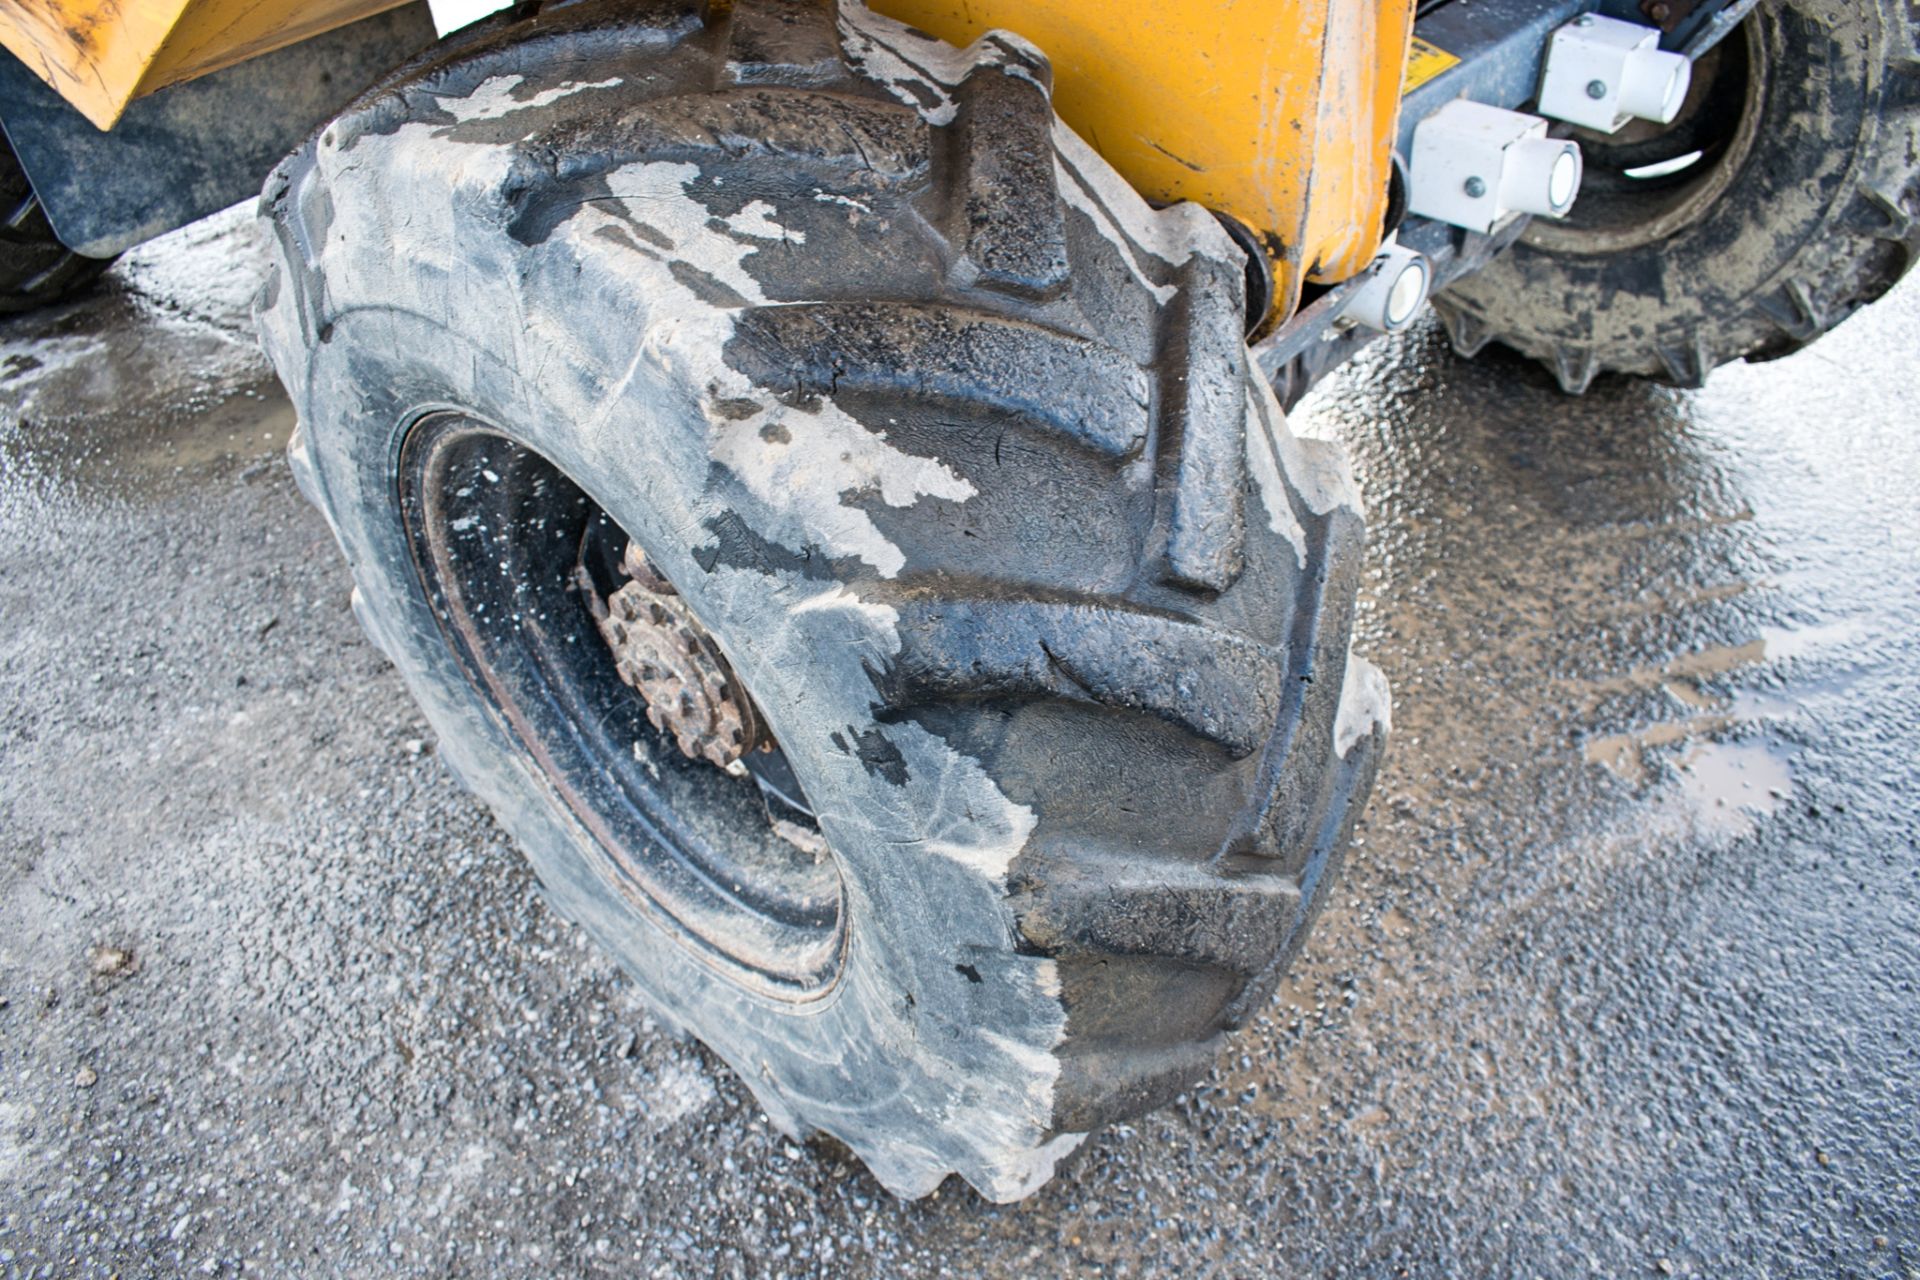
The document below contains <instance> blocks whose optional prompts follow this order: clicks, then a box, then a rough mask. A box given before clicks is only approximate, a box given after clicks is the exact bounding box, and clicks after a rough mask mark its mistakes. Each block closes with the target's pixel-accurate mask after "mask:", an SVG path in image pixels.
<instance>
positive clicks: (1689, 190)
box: [1521, 14, 1766, 254]
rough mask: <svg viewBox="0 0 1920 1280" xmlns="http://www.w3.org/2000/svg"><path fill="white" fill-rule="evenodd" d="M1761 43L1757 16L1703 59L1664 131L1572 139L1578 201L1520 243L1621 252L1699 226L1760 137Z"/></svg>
mask: <svg viewBox="0 0 1920 1280" xmlns="http://www.w3.org/2000/svg"><path fill="white" fill-rule="evenodd" d="M1765 39H1766V36H1765V31H1764V29H1763V26H1762V23H1761V21H1760V15H1758V14H1756V15H1754V16H1752V17H1749V18H1748V19H1747V20H1746V21H1745V22H1743V23H1741V25H1740V27H1739V29H1738V30H1736V31H1735V32H1733V34H1731V35H1729V36H1728V37H1727V38H1726V39H1725V40H1722V41H1721V42H1720V43H1719V44H1718V45H1716V46H1715V47H1714V48H1712V49H1710V50H1708V51H1707V53H1706V54H1705V55H1703V56H1702V57H1701V58H1700V60H1699V61H1698V62H1696V63H1695V64H1694V74H1693V82H1692V84H1691V86H1690V87H1689V89H1688V91H1687V99H1686V102H1685V103H1683V104H1682V106H1681V108H1680V113H1679V115H1677V116H1676V117H1674V120H1673V122H1672V123H1671V124H1668V125H1650V124H1648V123H1647V122H1644V121H1641V122H1635V123H1634V124H1630V125H1628V126H1627V127H1626V128H1624V129H1622V130H1621V131H1620V132H1619V133H1618V134H1612V135H1609V134H1603V133H1595V132H1592V131H1590V130H1586V129H1576V130H1574V131H1573V136H1574V137H1575V138H1576V139H1578V140H1579V143H1580V150H1581V156H1582V160H1583V162H1584V167H1585V176H1584V178H1583V180H1582V182H1581V188H1580V196H1579V199H1577V200H1575V201H1574V205H1573V209H1572V210H1571V211H1570V212H1569V213H1568V214H1567V216H1566V217H1565V218H1563V219H1559V220H1557V221H1555V220H1549V219H1546V218H1535V219H1534V220H1533V221H1532V222H1530V223H1529V224H1528V225H1527V229H1526V230H1525V231H1524V232H1522V233H1521V240H1522V242H1523V243H1526V244H1528V245H1531V246H1533V247H1535V248H1539V249H1544V250H1548V251H1550V252H1557V253H1582V254H1609V253H1618V252H1621V251H1622V250H1626V249H1634V248H1639V247H1641V246H1643V245H1648V244H1654V243H1657V242H1659V241H1661V240H1664V239H1666V238H1668V237H1669V236H1671V235H1673V234H1675V233H1676V232H1678V231H1681V230H1683V229H1684V228H1686V227H1690V226H1692V225H1693V224H1694V223H1696V222H1698V221H1699V220H1700V219H1701V218H1702V217H1703V216H1704V215H1705V214H1706V212H1707V210H1708V209H1709V208H1711V207H1712V205H1713V204H1714V202H1715V201H1717V200H1718V199H1719V198H1720V197H1721V196H1722V195H1724V194H1725V193H1726V190H1727V188H1728V186H1729V185H1731V184H1732V182H1733V179H1734V176H1735V175H1736V174H1738V173H1739V171H1740V167H1741V166H1742V165H1743V164H1744V163H1745V162H1746V159H1747V156H1748V154H1749V153H1750V152H1751V151H1752V148H1753V140H1754V138H1755V137H1756V136H1757V134H1758V133H1759V127H1760V116H1761V110H1762V107H1763V106H1764V94H1765V81H1766V77H1765V74H1764V70H1763V69H1764V68H1765V66H1766V56H1765V55H1766V49H1765ZM1689 157H1691V159H1689Z"/></svg>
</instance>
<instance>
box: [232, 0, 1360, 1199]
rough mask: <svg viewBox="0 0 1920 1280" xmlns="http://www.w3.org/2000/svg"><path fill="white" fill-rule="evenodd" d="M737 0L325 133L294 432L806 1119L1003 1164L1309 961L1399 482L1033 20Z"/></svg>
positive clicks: (1004, 1195) (449, 709) (1355, 756)
mask: <svg viewBox="0 0 1920 1280" xmlns="http://www.w3.org/2000/svg"><path fill="white" fill-rule="evenodd" d="M708 12H709V13H710V14H711V16H710V17H709V18H708V19H706V20H705V21H703V20H702V17H701V16H700V9H699V8H698V7H697V6H695V5H691V4H689V5H688V6H686V7H685V8H684V9H675V8H673V7H671V6H654V7H646V6H634V5H631V4H606V5H598V4H591V3H585V4H582V3H576V4H570V5H566V6H564V7H558V8H554V9H552V10H549V11H546V12H542V13H539V14H537V15H535V16H532V17H530V18H522V19H518V20H505V19H503V20H501V21H498V22H496V23H493V24H490V25H488V26H486V27H484V28H483V29H480V30H477V31H475V32H473V33H472V34H469V35H467V36H465V37H464V38H462V39H460V40H458V41H456V42H454V43H453V44H451V45H447V46H442V47H441V48H440V49H438V50H436V51H434V52H433V53H432V54H431V55H430V56H429V57H428V58H427V59H426V60H425V61H423V62H421V63H419V64H417V65H415V66H413V67H412V68H410V69H408V70H406V71H405V72H404V73H402V74H400V75H398V76H397V77H395V78H394V79H392V80H391V81H389V82H388V83H386V84H385V85H383V86H381V87H379V88H378V89H376V90H375V91H373V92H372V93H370V94H369V95H368V96H367V97H365V98H364V99H362V100H361V101H360V102H359V103H358V104H357V105H355V106H354V107H352V108H351V109H350V110H349V111H348V112H347V113H346V114H345V115H344V116H342V117H341V118H340V119H338V120H336V121H334V122H333V123H332V124H331V125H329V126H328V127H327V128H326V129H324V130H323V131H322V132H321V133H320V134H319V135H318V136H317V137H316V138H315V139H314V140H313V141H312V142H311V143H310V144H309V145H308V146H307V147H306V148H304V149H303V150H302V151H300V152H299V153H298V154H297V155H295V156H293V157H292V158H291V159H289V160H288V161H287V162H286V163H285V164H283V165H282V166H281V168H280V169H279V170H278V171H277V173H276V174H275V175H274V177H273V178H272V179H271V181H270V182H269V185H268V188H267V193H266V196H265V200H264V206H263V207H264V210H265V214H266V216H267V217H269V218H270V219H271V221H272V224H273V227H274V228H275V230H276V232H277V243H278V263H277V271H276V272H275V274H274V275H273V277H272V279H271V280H270V281H269V283H268V284H267V286H266V288H265V291H264V292H263V294H262V298H261V303H260V312H259V316H260V321H261V325H262V328H263V331H264V335H265V341H266V345H267V349H268V351H269V353H270V355H271V356H272V359H273V361H274V363H275V365H276V367H277V368H278V370H279V372H280V375H281V377H282V378H283V379H284V381H285V382H286V385H287V387H288V390H289V392H290V393H291V395H292V397H293V401H294V404H295V405H296V407H297V409H298V412H299V418H300V427H299V430H298V432H297V433H296V436H295V440H294V443H293V445H292V448H291V455H292V459H293V464H294V468H295V473H296V475H297V477H298V478H299V481H300V484H301V486H302V488H303V490H304V491H305V492H306V494H307V495H308V496H309V497H310V498H311V499H312V500H313V501H314V502H315V503H316V504H317V505H318V506H319V507H320V509H321V510H322V511H324V512H325V513H326V515H327V517H328V519H329V520H330V521H331V522H332V526H333V529H334V532H335V534H336V535H337V537H338V539H339V541H340V544H341V546H342V547H343V548H344V550H345V552H346V556H347V560H348V562H349V564H350V566H351V568H352V571H353V577H354V582H355V594H354V599H355V603H356V608H357V609H358V612H359V614H360V617H361V619H362V621H363V623H364V625H365V627H366V630H367V631H368V633H369V635H370V636H371V637H372V638H373V639H374V641H375V642H376V643H377V644H378V645H379V646H380V647H381V648H382V649H383V650H384V651H385V652H386V653H387V654H388V655H389V656H390V657H391V658H392V660H393V661H394V663H395V664H396V665H397V666H398V667H399V669H400V671H401V672H402V674H403V675H404V677H405V679H406V681H407V683H408V685H409V686H410V687H411V689H412V691H413V692H414V694H415V695H416V696H417V697H418V698H419V699H420V702H421V703H422V705H423V706H424V707H425V708H426V711H427V714H428V715H429V717H430V718H431V720H432V722H433V724H434V726H435V728H436V730H437V732H438V735H439V739H440V742H441V747H442V753H443V756H444V758H445V759H446V761H447V762H448V763H449V764H450V765H451V766H452V768H453V770H454V771H455V772H456V773H457V774H458V775H459V776H460V777H461V778H462V779H463V780H464V781H465V782H466V783H467V785H468V786H470V787H471V788H472V789H473V790H474V791H475V792H476V793H478V794H479V795H480V796H481V797H482V798H484V799H485V800H486V801H487V802H488V803H489V804H490V805H491V806H492V807H493V809H494V811H495V813H496V814H498V816H499V818H500V820H501V821H502V822H503V823H504V824H505V825H506V826H507V827H508V828H509V829H510V830H511V831H512V832H513V833H514V834H515V835H516V836H517V837H518V839H519V841H520V843H521V844H522V845H523V846H524V848H525V849H526V851H527V853H528V855H529V857H530V858H531V859H532V861H533V863H534V864H535V866H536V868H537V870H538V872H539V875H540V878H541V880H542V882H543V883H544V885H545V887H546V890H547V892H548V895H549V898H550V900H551V901H552V903H553V905H554V906H555V907H556V908H557V909H559V910H560V911H562V912H564V913H565V914H567V915H568V916H570V917H572V918H573V919H575V920H578V921H579V922H580V923H581V924H582V925H584V926H585V927H586V928H587V929H588V930H589V931H591V933H592V934H593V935H595V936H596V937H597V938H598V939H599V940H600V941H601V942H602V943H603V944H604V945H605V946H606V947H608V948H609V949H610V950H611V951H612V952H613V953H614V954H615V955H617V956H618V957H619V958H620V960H621V961H622V962H623V963H624V965H625V966H626V968H627V969H629V970H630V971H631V972H632V974H633V976H634V978H635V979H636V980H637V981H638V982H639V983H640V985H641V986H642V987H643V988H644V989H645V991H646V993H647V994H648V996H649V997H650V998H651V999H652V1001H653V1002H654V1003H655V1004H656V1005H657V1006H658V1007H659V1008H660V1009H661V1010H662V1011H663V1012H664V1014H665V1015H666V1017H667V1018H668V1020H669V1021H671V1022H673V1023H677V1024H679V1025H680V1026H681V1027H683V1028H684V1029H686V1030H688V1031H691V1032H692V1033H694V1034H696V1035H697V1036H699V1037H700V1038H701V1039H703V1040H704V1041H705V1042H706V1043H707V1044H708V1045H709V1046H711V1047H712V1048H713V1049H714V1051H715V1052H717V1053H718V1054H719V1055H720V1056H721V1057H722V1058H724V1059H725V1060H726V1061H727V1063H728V1064H729V1065H730V1066H731V1067H732V1068H733V1069H734V1070H735V1071H737V1072H738V1073H739V1075H740V1077H741V1079H742V1080H744V1081H745V1082H746V1083H747V1085H748V1086H750V1087H751V1088H752V1090H753V1091H754V1093H755V1094H756V1095H757V1096H758V1098H759V1099H760V1101H761V1102H762V1104H763V1105H764V1106H765V1107H766V1109H767V1111H768V1112H769V1114H770V1115H771V1116H772V1117H773V1118H774V1119H775V1120H776V1121H777V1122H778V1123H779V1124H781V1125H782V1126H784V1127H785V1128H786V1129H787V1130H788V1131H790V1132H794V1133H806V1132H811V1131H824V1132H826V1133H829V1134H832V1135H834V1136H836V1137H838V1138H839V1139H841V1140H843V1141H844V1142H845V1143H846V1144H847V1145H848V1146H849V1147H851V1148H852V1150H853V1151H855V1152H856V1153H857V1154H858V1155H859V1156H860V1157H861V1158H862V1159H863V1160H865V1162H866V1163H867V1165H868V1166H869V1167H870V1168H871V1169H872V1171H873V1172H874V1173H875V1174H876V1175H877V1176H878V1178H879V1179H880V1180H881V1181H882V1182H883V1183H884V1184H885V1185H886V1186H888V1187H889V1188H891V1189H892V1190H894V1191H895V1192H897V1193H899V1194H902V1195H906V1196H917V1195H921V1194H924V1193H926V1192H928V1191H930V1190H932V1189H933V1188H934V1187H935V1186H936V1185H937V1184H938V1183H939V1182H940V1181H941V1179H942V1178H944V1177H945V1176H946V1175H947V1174H948V1173H950V1172H954V1171H957V1172H958V1173H960V1174H961V1175H962V1176H963V1177H965V1178H966V1180H967V1181H968V1182H970V1183H971V1184H972V1185H973V1186H974V1187H976V1188H978V1189H979V1190H980V1192H981V1193H983V1194H984V1195H986V1196H989V1197H991V1198H993V1199H996V1200H1008V1199H1012V1198H1016V1197H1019V1196H1021V1195H1024V1194H1026V1193H1027V1192H1029V1191H1031V1190H1032V1189H1034V1188H1035V1187H1036V1186H1038V1185H1039V1184H1040V1183H1041V1182H1043V1181H1045V1180H1046V1178H1047V1177H1048V1176H1049V1175H1050V1173H1051V1172H1052V1169H1053V1166H1054V1164H1055V1162H1056V1161H1057V1160H1058V1159H1059V1158H1060V1157H1061V1156H1062V1155H1064V1154H1065V1153H1066V1152H1068V1151H1070V1150H1072V1149H1073V1147H1074V1146H1075V1145H1077V1144H1078V1143H1079V1142H1080V1141H1081V1138H1082V1136H1083V1135H1084V1134H1085V1133H1086V1132H1087V1131H1089V1130H1091V1129H1093V1128H1094V1127H1095V1126H1098V1125H1100V1124H1103V1123H1105V1122H1107V1121H1110V1120H1113V1119H1116V1118H1118V1117H1123V1116H1127V1115H1131V1114H1134V1113H1137V1112H1139V1111H1142V1110H1144V1109H1146V1108H1149V1107H1152V1106H1155V1105H1157V1104H1159V1103H1161V1102H1163V1101H1165V1100H1167V1099H1169V1098H1170V1097H1172V1096H1173V1095H1174V1094H1175V1093H1176V1092H1178V1091H1179V1090H1180V1089H1181V1088H1183V1087H1184V1086H1185V1085H1186V1084H1187V1083H1188V1082H1190V1081H1191V1080H1192V1079H1193V1078H1194V1077H1195V1076H1196V1075H1198V1074H1200V1073H1202V1072H1204V1071H1205V1070H1206V1069H1207V1068H1208V1065H1209V1063H1210V1061H1211V1058H1212V1055H1213V1054H1214V1052H1215V1049H1216V1047H1217V1046H1218V1045H1219V1043H1220V1041H1221V1038H1222V1036H1223V1035H1224V1034H1225V1033H1226V1032H1227V1031H1228V1030H1229V1029H1230V1028H1232V1027H1235V1026H1236V1025H1238V1024H1240V1023H1241V1022H1242V1021H1244V1020H1245V1019H1246V1018H1247V1017H1248V1016H1249V1015H1250V1014H1252V1013H1254V1012H1255V1011H1257V1010H1258V1009H1259V1008H1260V1005H1261V1002H1262V1001H1263V1000H1264V999H1265V998H1266V997H1267V995H1268V993H1269V992H1270V991H1271V989H1272V987H1273V985H1274V982H1275V980H1276V978H1277V976H1278V973H1279V971H1280V968H1281V967H1282V966H1283V965H1284V964H1285V963H1286V961H1287V959H1288V957H1289V956H1290V955H1291V954H1292V953H1293V952H1294V950H1295V949H1296V948H1297V947H1298V946H1299V942H1300V938H1301V934H1302V930H1303V929H1304V927H1305V925H1306V922H1307V920H1308V918H1309V917H1310V916H1311V915H1312V913H1313V910H1314V907H1315V905H1316V904H1317V903H1318V901H1319V900H1320V899H1321V898H1322V897H1323V895H1324V894H1325V892H1326V887H1327V884H1328V881H1329V879H1330V876H1331V874H1332V870H1333V866H1334V863H1335V861H1336V860H1337V858H1338V856H1339V851H1340V849H1341V847H1342V845H1343V842H1344V841H1345V840H1346V839H1347V836H1348V832H1349V829H1350V828H1351V826H1352V824H1353V822H1354V820H1355V817H1356V815H1357V813H1358V811H1359V809H1360V806H1361V804H1362V802H1363V799H1364V797H1365V794H1366V791H1367V788H1368V786H1369V783H1370V780H1371V777H1372V774H1373V771H1374V766H1375V762H1376V760H1377V759H1378V755H1379V752H1380V750H1381V748H1382V745H1383V743H1384V739H1385V732H1386V702H1385V698H1386V694H1385V687H1384V683H1383V682H1382V681H1381V680H1380V678H1379V675H1378V673H1377V672H1375V671H1373V670H1372V669H1371V668H1370V667H1368V666H1367V665H1366V664H1365V663H1363V662H1361V661H1360V660H1359V659H1357V658H1352V657H1350V656H1349V654H1348V633H1349V626H1350V616H1351V606H1352V602H1353V598H1354V591H1355V584H1356V575H1357V571H1358V567H1359V559H1360V552H1361V541H1362V524H1361V516H1360V512H1359V509H1358V507H1357V505H1356V502H1355V499H1354V495H1353V490H1352V487H1351V483H1350V481H1349V479H1348V476H1347V473H1346V470H1345V467H1344V464H1343V463H1342V461H1341V459H1340V457H1339V455H1338V453H1337V451H1336V450H1335V449H1334V448H1333V447H1332V446H1330V445H1327V444H1323V443H1319V442H1315V441H1310V440H1299V439H1295V438H1294V437H1293V436H1291V435H1290V434H1289V433H1288V431H1287V427H1286V424H1285V422H1284V421H1283V419H1282V417H1281V414H1280V411H1279V409H1278V407H1277V406H1276V404H1275V402H1274V400H1273V397H1272V395H1271V393H1270V392H1269V391H1268V390H1267V389H1266V387H1265V386H1264V385H1263V383H1262V382H1261V380H1260V379H1259V377H1258V376H1257V374H1256V372H1255V370H1254V368H1253V366H1252V364H1251V361H1250V360H1249V357H1248V353H1247V349H1246V346H1245V343H1244V341H1243V336H1242V322H1243V316H1244V305H1243V303H1244V288H1245V284H1244V265H1245V264H1244V261H1243V259H1242V257H1241V255H1240V253H1239V251H1238V250H1237V249H1236V248H1235V247H1234V245H1233V244H1232V242H1231V241H1230V240H1229V239H1228V237H1227V236H1226V234H1225V233H1224V232H1223V231H1222V230H1221V228H1220V226H1219V225H1218V224H1217V223H1216V221H1215V220H1214V219H1213V218H1211V217H1210V216H1208V214H1207V213H1206V212H1205V211H1203V210H1201V209H1199V208H1197V207H1193V206H1182V207H1177V208H1172V209H1166V210H1161V211H1155V210H1153V209H1151V208H1149V207H1148V206H1147V205H1146V203H1145V202H1144V201H1142V200H1141V199H1140V198H1139V196H1137V195H1136V194H1135V193H1134V192H1133V191H1131V190H1130V189H1129V188H1128V187H1127V186H1126V185H1125V184H1123V183H1122V182H1121V181H1119V180H1118V179H1117V177H1116V176H1115V175H1114V173H1113V172H1112V171H1111V170H1110V169H1109V168H1108V167H1107V166H1106V165H1105V164H1104V163H1102V162H1101V161H1100V160H1099V159H1098V158H1097V157H1096V156H1095V155H1094V154H1093V153H1092V152H1091V151H1090V150H1089V149H1088V148H1087V147H1086V146H1085V145H1084V144H1082V143H1081V141H1080V140H1079V139H1078V138H1077V137H1075V136H1074V135H1073V134H1072V133H1071V132H1070V131H1068V130H1067V129H1066V128H1064V127H1063V126H1061V125H1060V124H1059V123H1058V122H1057V121H1056V119H1055V118H1054V115H1053V111H1052V108H1051V106H1050V100H1049V88H1048V85H1049V72H1048V68H1047V65H1046V63H1045V61H1044V60H1043V59H1042V58H1041V56H1040V55H1039V54H1038V53H1037V52H1036V51H1035V50H1034V49H1033V48H1032V47H1031V46H1029V45H1027V44H1026V43H1024V42H1022V41H1020V40H1019V39H1017V38H1014V37H1010V36H1006V35H1001V34H994V35H990V36H988V37H986V38H984V39H982V40H981V41H980V42H979V43H977V44H976V45H974V46H973V47H972V48H970V49H968V50H966V51H964V52H961V51H958V50H955V49H953V48H951V47H949V46H946V45H943V44H940V43H938V42H936V41H933V40H930V39H928V38H927V37H924V36H921V35H918V34H916V33H913V32H911V31H909V30H908V29H906V28H904V27H902V26H900V25H898V24H896V23H893V22H890V21H886V20H883V19H881V18H878V17H876V16H874V15H873V14H871V13H869V12H868V11H866V10H865V9H863V8H856V7H853V6H842V7H841V8H840V10H839V11H838V13H837V14H835V13H833V12H831V11H829V10H827V9H825V8H823V7H816V6H813V5H808V4H777V3H750V2H748V0H742V2H741V3H738V4H736V5H733V6H731V7H730V8H729V9H726V10H721V9H720V7H719V6H713V7H712V9H710V10H709V11H708Z"/></svg>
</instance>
